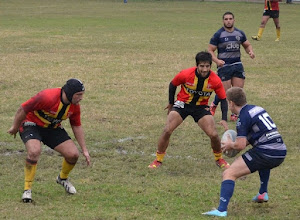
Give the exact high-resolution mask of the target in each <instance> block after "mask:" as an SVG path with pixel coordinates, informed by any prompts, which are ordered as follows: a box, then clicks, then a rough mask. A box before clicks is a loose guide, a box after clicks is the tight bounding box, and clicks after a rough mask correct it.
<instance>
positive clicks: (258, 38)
mask: <svg viewBox="0 0 300 220" xmlns="http://www.w3.org/2000/svg"><path fill="white" fill-rule="evenodd" d="M251 38H252V39H253V40H257V41H259V40H260V37H259V36H252V37H251Z"/></svg>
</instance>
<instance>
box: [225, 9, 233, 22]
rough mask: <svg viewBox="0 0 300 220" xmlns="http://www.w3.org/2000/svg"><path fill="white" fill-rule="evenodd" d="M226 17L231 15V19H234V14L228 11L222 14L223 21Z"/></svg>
mask: <svg viewBox="0 0 300 220" xmlns="http://www.w3.org/2000/svg"><path fill="white" fill-rule="evenodd" d="M226 15H231V17H232V18H234V14H233V13H232V12H230V11H227V12H225V13H224V14H223V20H224V18H225V16H226Z"/></svg>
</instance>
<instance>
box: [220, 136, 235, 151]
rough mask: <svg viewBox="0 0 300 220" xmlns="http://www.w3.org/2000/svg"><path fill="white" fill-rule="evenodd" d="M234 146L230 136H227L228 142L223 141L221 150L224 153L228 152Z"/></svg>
mask: <svg viewBox="0 0 300 220" xmlns="http://www.w3.org/2000/svg"><path fill="white" fill-rule="evenodd" d="M232 145H233V141H232V139H231V137H230V135H229V134H228V135H227V140H226V141H222V142H221V150H222V152H224V151H226V150H230V149H231V148H232Z"/></svg>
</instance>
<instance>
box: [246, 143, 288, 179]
mask: <svg viewBox="0 0 300 220" xmlns="http://www.w3.org/2000/svg"><path fill="white" fill-rule="evenodd" d="M242 158H243V159H244V161H245V163H246V164H247V166H248V168H249V170H250V171H251V173H254V172H255V171H258V170H265V169H273V168H275V167H277V166H279V165H280V164H281V163H282V162H283V161H284V158H271V157H267V156H265V155H264V154H263V153H261V152H259V151H257V150H255V149H254V148H252V149H250V150H248V151H247V152H246V153H244V154H243V155H242Z"/></svg>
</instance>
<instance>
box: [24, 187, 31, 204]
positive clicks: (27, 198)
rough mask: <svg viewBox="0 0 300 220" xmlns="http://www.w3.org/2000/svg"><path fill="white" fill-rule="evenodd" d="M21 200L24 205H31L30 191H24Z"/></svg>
mask: <svg viewBox="0 0 300 220" xmlns="http://www.w3.org/2000/svg"><path fill="white" fill-rule="evenodd" d="M22 200H23V202H24V203H31V202H32V198H31V189H28V190H25V191H24V193H23V196H22Z"/></svg>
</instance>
